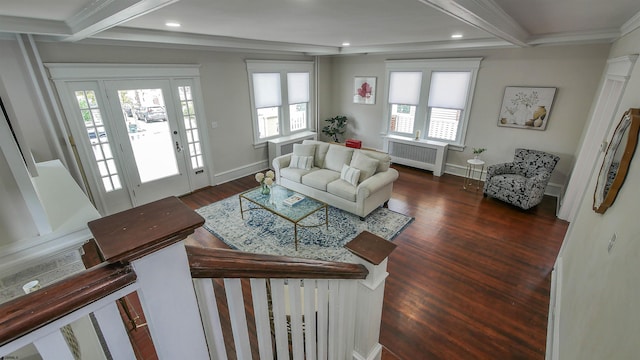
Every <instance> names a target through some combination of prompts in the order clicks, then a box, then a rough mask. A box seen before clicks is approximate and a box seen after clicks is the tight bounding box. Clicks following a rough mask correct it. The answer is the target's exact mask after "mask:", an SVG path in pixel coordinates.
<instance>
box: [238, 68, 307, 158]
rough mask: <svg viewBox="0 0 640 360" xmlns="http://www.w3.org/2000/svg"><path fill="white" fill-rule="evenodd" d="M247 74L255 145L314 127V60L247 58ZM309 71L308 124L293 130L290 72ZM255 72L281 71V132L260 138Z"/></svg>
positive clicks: (279, 125)
mask: <svg viewBox="0 0 640 360" xmlns="http://www.w3.org/2000/svg"><path fill="white" fill-rule="evenodd" d="M246 63H247V75H248V80H249V97H250V100H251V125H252V127H253V142H254V145H264V144H266V143H267V142H268V141H269V140H272V139H277V138H280V137H284V136H289V135H292V134H297V133H301V132H305V131H310V130H311V129H312V124H314V123H315V103H314V99H315V84H314V81H315V76H314V63H313V61H274V60H246ZM301 72H306V73H309V102H308V103H307V104H308V105H307V125H306V126H305V127H304V128H302V129H299V130H296V131H291V130H290V129H291V126H290V114H289V105H293V104H289V92H288V86H287V84H288V83H287V74H288V73H301ZM255 73H279V74H280V88H281V89H280V94H281V103H282V105H280V107H279V111H278V113H279V124H278V127H279V134H278V135H275V136H271V137H265V138H260V132H259V127H258V112H257V109H256V106H255V104H256V103H255V98H254V91H253V74H255Z"/></svg>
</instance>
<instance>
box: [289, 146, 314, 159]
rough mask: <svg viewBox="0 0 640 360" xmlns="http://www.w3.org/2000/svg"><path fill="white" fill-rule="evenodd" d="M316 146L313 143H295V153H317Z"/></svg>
mask: <svg viewBox="0 0 640 360" xmlns="http://www.w3.org/2000/svg"><path fill="white" fill-rule="evenodd" d="M315 153H316V146H315V145H311V144H293V154H294V155H298V156H311V157H313V155H315Z"/></svg>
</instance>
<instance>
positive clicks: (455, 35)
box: [451, 34, 462, 39]
mask: <svg viewBox="0 0 640 360" xmlns="http://www.w3.org/2000/svg"><path fill="white" fill-rule="evenodd" d="M451 38H452V39H460V38H462V34H453V35H451Z"/></svg>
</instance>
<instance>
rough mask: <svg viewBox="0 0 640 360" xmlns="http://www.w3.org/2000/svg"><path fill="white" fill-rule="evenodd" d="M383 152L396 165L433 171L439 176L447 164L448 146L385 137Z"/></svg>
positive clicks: (440, 143)
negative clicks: (387, 154) (386, 153)
mask: <svg viewBox="0 0 640 360" xmlns="http://www.w3.org/2000/svg"><path fill="white" fill-rule="evenodd" d="M384 145H385V151H386V152H388V153H389V155H390V156H391V161H392V162H394V163H396V164H402V165H407V166H412V167H416V168H419V169H425V170H430V171H433V175H435V176H440V175H442V173H443V172H444V167H445V165H446V163H447V147H448V146H449V144H447V143H443V142H439V141H430V140H410V139H407V138H403V137H396V136H387V137H386V138H385V142H384Z"/></svg>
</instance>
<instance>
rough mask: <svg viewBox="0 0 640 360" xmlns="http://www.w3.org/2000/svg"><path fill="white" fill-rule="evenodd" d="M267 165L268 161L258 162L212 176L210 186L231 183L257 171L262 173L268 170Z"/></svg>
mask: <svg viewBox="0 0 640 360" xmlns="http://www.w3.org/2000/svg"><path fill="white" fill-rule="evenodd" d="M268 163H269V161H268V160H263V161H258V162H255V163H253V164H249V165H245V166H241V167H237V168H235V169H231V170H228V171H224V172H221V173H218V174H214V175H213V184H212V185H220V184H224V183H226V182H229V181H233V180H236V179H239V178H241V177H245V176H247V175H251V174H255V173H257V172H259V171H264V170H265V169H267V168H269V164H268Z"/></svg>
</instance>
